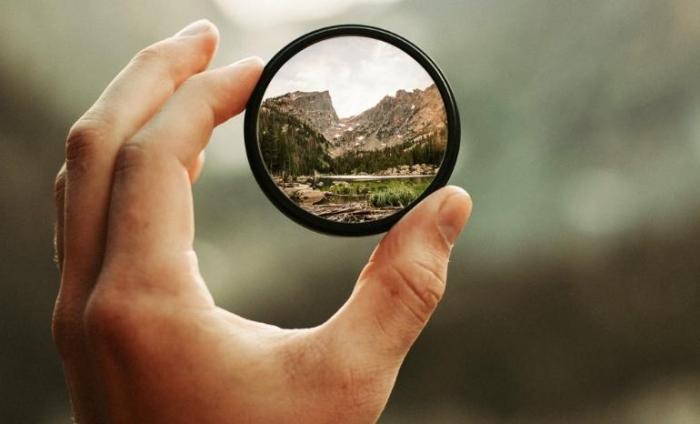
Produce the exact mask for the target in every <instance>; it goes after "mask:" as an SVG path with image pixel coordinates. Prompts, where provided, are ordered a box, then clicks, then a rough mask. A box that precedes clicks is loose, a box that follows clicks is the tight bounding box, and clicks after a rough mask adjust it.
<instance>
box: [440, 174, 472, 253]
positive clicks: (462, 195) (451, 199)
mask: <svg viewBox="0 0 700 424" xmlns="http://www.w3.org/2000/svg"><path fill="white" fill-rule="evenodd" d="M441 191H443V199H442V202H441V203H440V206H439V207H438V213H437V225H438V229H439V230H440V233H442V235H443V236H444V237H445V239H446V240H447V241H448V242H449V243H450V244H454V242H455V240H456V239H457V237H458V236H459V234H460V232H461V231H462V229H463V228H464V226H465V225H466V223H467V221H468V219H469V216H470V215H471V211H472V199H471V196H470V195H469V193H467V192H466V191H465V190H464V189H462V188H461V187H457V186H448V187H445V188H443V189H442V190H441Z"/></svg>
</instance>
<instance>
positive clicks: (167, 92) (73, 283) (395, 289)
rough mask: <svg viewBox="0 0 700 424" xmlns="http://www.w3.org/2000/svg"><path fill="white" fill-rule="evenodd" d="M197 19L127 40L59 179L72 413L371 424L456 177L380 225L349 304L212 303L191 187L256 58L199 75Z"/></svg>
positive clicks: (436, 261)
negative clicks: (255, 316) (241, 309)
mask: <svg viewBox="0 0 700 424" xmlns="http://www.w3.org/2000/svg"><path fill="white" fill-rule="evenodd" d="M217 44H218V32H217V30H216V28H215V27H214V26H213V25H212V24H211V23H209V22H207V21H197V22H195V23H193V24H191V25H189V26H188V27H186V28H185V29H183V30H182V31H180V32H179V33H178V34H176V35H175V36H173V37H170V38H168V39H165V40H163V41H160V42H158V43H156V44H154V45H152V46H149V47H147V48H146V49H144V50H142V51H141V52H139V53H138V54H137V55H136V56H135V57H134V59H133V60H132V61H131V62H130V63H129V64H128V65H127V66H126V68H125V69H124V70H122V72H121V73H120V74H119V75H118V76H117V77H116V78H115V79H114V80H113V81H112V82H111V83H110V84H109V86H108V87H107V88H106V90H105V91H104V93H103V94H102V95H101V96H100V97H99V99H98V100H97V101H96V103H95V104H94V105H93V106H92V107H91V108H90V109H89V110H88V111H87V112H86V113H85V114H84V115H83V116H82V117H81V118H80V119H79V120H78V121H77V122H76V123H75V124H74V125H73V127H72V128H71V130H70V132H69V134H68V138H67V141H66V162H65V164H64V166H63V167H62V169H61V171H60V172H59V175H58V177H57V180H56V204H57V211H58V213H57V215H58V218H57V225H56V251H57V252H56V253H57V262H58V264H59V268H60V272H61V286H60V290H59V294H58V298H57V300H56V306H55V310H54V316H53V334H54V339H55V342H56V345H57V347H58V350H59V352H60V355H61V358H62V360H63V363H64V369H65V374H66V380H67V385H68V388H69V391H70V395H71V399H72V404H73V410H74V414H75V420H76V421H77V422H79V423H135V422H140V423H146V422H147V423H179V422H186V423H192V422H202V423H205V422H206V423H219V422H221V423H233V422H236V423H253V422H255V423H280V422H285V423H340V422H347V423H369V422H375V421H376V420H377V419H378V417H379V415H380V414H381V411H382V410H383V409H384V406H385V405H386V402H387V399H388V397H389V394H390V392H391V389H392V387H393V385H394V382H395V380H396V375H397V373H398V370H399V367H400V366H401V363H402V362H403V359H404V357H405V356H406V354H407V352H408V350H409V348H410V347H411V345H412V344H413V342H414V341H415V339H416V337H417V336H418V334H419V333H420V331H421V330H422V329H423V327H424V326H425V324H426V323H427V321H428V319H429V318H430V316H431V314H432V312H433V310H434V309H435V307H436V306H437V304H438V302H439V300H440V299H441V297H442V295H443V293H444V290H445V282H446V278H447V263H448V258H449V254H450V250H451V248H452V245H453V243H454V241H455V239H456V237H457V235H458V234H459V232H460V231H461V229H462V227H463V226H464V225H465V223H466V221H467V219H468V216H469V214H470V212H471V201H470V198H469V196H468V195H467V193H466V192H465V191H463V190H462V189H459V188H457V187H446V188H443V189H441V190H439V191H437V192H435V193H433V194H432V195H431V196H429V197H428V198H426V199H425V200H424V201H423V202H422V203H421V204H420V205H418V206H417V207H416V208H414V209H413V210H412V211H411V212H410V213H408V214H407V215H406V216H405V217H404V218H403V219H402V220H401V221H400V222H399V223H398V224H397V225H395V226H394V228H393V229H392V230H391V231H390V232H389V233H387V234H386V236H385V237H384V238H383V240H382V241H381V242H380V243H379V245H378V246H377V248H376V249H375V250H374V252H373V253H372V255H371V257H370V259H369V263H368V264H367V266H366V267H365V268H364V269H363V270H362V272H361V274H360V276H359V278H358V282H357V285H356V287H355V289H354V291H353V293H352V294H351V296H350V298H349V299H348V301H347V303H346V304H345V305H344V306H343V307H342V308H341V309H340V310H339V311H338V312H337V313H336V314H334V315H333V316H332V317H331V318H330V319H329V320H328V321H326V322H325V323H323V324H321V325H319V326H317V327H314V328H309V329H295V330H286V329H280V328H278V327H275V326H272V325H267V324H263V323H259V322H253V321H250V320H247V319H245V318H242V317H240V316H238V315H235V314H233V313H231V312H228V311H225V310H223V309H221V308H218V307H217V306H216V305H215V303H214V300H213V299H212V296H211V295H210V293H209V291H208V290H207V287H206V285H205V283H204V281H203V279H202V277H201V275H200V273H199V270H198V266H197V255H196V253H195V252H194V250H193V247H192V243H193V238H194V224H193V221H194V219H193V216H194V212H193V205H192V194H191V185H192V183H194V181H195V180H196V179H197V176H198V175H199V173H200V171H201V168H202V165H203V154H202V153H203V149H204V147H205V146H206V144H207V142H208V140H209V137H210V135H211V133H212V130H213V128H214V127H216V126H217V125H218V124H221V123H223V122H225V121H226V120H228V119H229V118H231V117H232V116H234V115H236V114H238V113H240V112H241V111H242V110H243V108H244V107H245V104H246V102H247V100H248V97H249V95H250V93H251V91H252V90H253V87H254V86H255V83H256V82H257V80H258V78H259V75H260V72H261V69H262V63H261V61H260V59H257V58H251V59H246V60H243V61H240V62H237V63H235V64H233V65H229V66H224V67H221V68H218V69H212V70H206V69H207V67H208V64H209V62H210V60H211V58H212V56H213V54H214V51H215V50H216V46H217Z"/></svg>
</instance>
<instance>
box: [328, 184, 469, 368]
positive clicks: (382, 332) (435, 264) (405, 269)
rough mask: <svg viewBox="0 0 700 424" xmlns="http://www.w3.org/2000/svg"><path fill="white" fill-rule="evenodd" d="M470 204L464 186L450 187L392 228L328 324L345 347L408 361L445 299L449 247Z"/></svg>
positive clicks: (437, 193)
mask: <svg viewBox="0 0 700 424" xmlns="http://www.w3.org/2000/svg"><path fill="white" fill-rule="evenodd" d="M471 208H472V203H471V199H470V197H469V195H468V194H467V193H466V192H465V191H464V190H462V189H461V188H458V187H453V186H450V187H445V188H443V189H441V190H438V191H437V192H435V193H433V194H431V195H430V196H428V197H427V198H426V199H425V200H423V201H422V202H421V203H420V204H419V205H417V206H416V207H415V208H414V209H413V210H411V211H410V212H409V213H407V214H406V215H405V216H404V217H403V218H402V219H401V221H399V222H398V223H397V224H396V225H395V226H394V227H393V228H392V229H391V231H389V233H388V234H387V235H386V236H385V237H384V238H383V239H382V241H381V242H380V243H379V245H378V246H377V248H376V249H375V251H374V253H373V254H372V256H371V257H370V260H369V263H368V264H367V266H366V267H365V268H364V270H363V271H362V273H361V274H360V277H359V279H358V282H357V285H356V286H355V290H354V291H353V293H352V295H351V296H350V299H349V300H348V301H347V302H346V304H345V305H344V306H343V307H342V308H341V309H340V310H339V311H338V313H337V314H336V315H335V316H334V317H333V318H331V320H330V321H329V322H328V324H329V325H330V326H331V327H333V333H334V334H336V335H337V336H338V338H339V339H340V341H342V344H343V345H344V346H353V347H354V349H353V350H356V351H359V352H364V354H365V355H374V354H379V355H384V356H385V355H388V356H389V357H390V358H393V359H396V360H399V361H401V360H403V357H404V356H405V355H406V353H407V352H408V349H409V348H410V347H411V345H412V344H413V342H414V341H415V340H416V338H417V337H418V334H420V332H421V330H422V329H423V327H425V325H426V323H427V322H428V319H429V318H430V316H431V314H432V313H433V311H434V310H435V308H436V307H437V304H438V302H439V301H440V299H441V298H442V295H443V293H444V291H445V283H446V280H447V263H448V260H449V256H450V251H451V250H452V246H453V244H454V242H455V239H456V238H457V236H458V235H459V233H460V231H461V230H462V227H464V225H465V223H466V221H467V219H468V218H469V215H470V213H471Z"/></svg>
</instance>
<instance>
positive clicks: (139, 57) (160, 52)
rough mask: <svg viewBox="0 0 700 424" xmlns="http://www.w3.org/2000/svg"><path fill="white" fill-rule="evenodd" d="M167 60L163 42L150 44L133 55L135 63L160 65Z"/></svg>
mask: <svg viewBox="0 0 700 424" xmlns="http://www.w3.org/2000/svg"><path fill="white" fill-rule="evenodd" d="M168 60H169V57H168V53H167V49H166V48H165V44H164V42H159V43H156V44H152V45H150V46H148V47H146V48H144V49H142V50H141V51H139V52H138V53H136V56H134V59H133V62H134V63H135V64H137V65H145V66H153V65H156V66H158V65H161V64H163V63H166V62H167V61H168Z"/></svg>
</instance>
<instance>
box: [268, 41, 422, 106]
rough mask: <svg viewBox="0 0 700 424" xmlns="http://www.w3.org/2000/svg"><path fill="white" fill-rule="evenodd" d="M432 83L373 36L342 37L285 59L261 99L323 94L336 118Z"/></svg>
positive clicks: (399, 52) (416, 66)
mask: <svg viewBox="0 0 700 424" xmlns="http://www.w3.org/2000/svg"><path fill="white" fill-rule="evenodd" d="M432 83H433V80H432V79H431V78H430V76H429V75H428V73H427V72H426V71H425V69H423V67H422V66H420V65H419V64H418V62H416V61H415V60H413V59H412V58H411V57H410V56H409V55H407V54H406V53H404V52H403V51H402V50H400V49H398V48H397V47H394V46H392V45H391V44H388V43H385V42H383V41H379V40H375V39H373V38H368V37H355V36H343V37H335V38H329V39H327V40H323V41H319V42H318V43H316V44H313V45H311V46H309V47H307V48H306V49H304V50H303V51H301V52H299V53H298V54H297V55H295V56H294V57H292V58H291V59H289V61H287V63H285V64H284V65H283V66H282V68H280V70H279V72H277V75H275V77H274V78H273V79H272V81H271V82H270V85H269V86H268V87H267V90H266V91H265V96H264V97H265V98H268V97H276V96H279V95H282V94H286V93H289V92H292V91H324V90H329V91H330V95H331V99H332V101H333V106H334V107H335V110H336V112H337V113H338V116H339V117H341V118H344V117H347V116H351V115H356V114H358V113H360V112H362V111H364V110H366V109H369V108H370V107H372V106H374V105H375V104H377V102H379V100H381V99H382V98H383V97H384V96H386V95H387V94H388V95H394V94H395V93H396V91H397V90H399V89H404V90H413V89H414V88H421V89H422V88H425V87H427V86H429V85H430V84H432Z"/></svg>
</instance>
